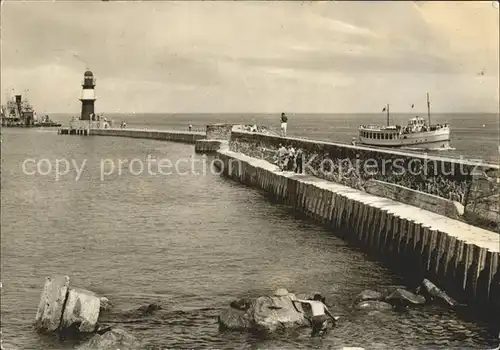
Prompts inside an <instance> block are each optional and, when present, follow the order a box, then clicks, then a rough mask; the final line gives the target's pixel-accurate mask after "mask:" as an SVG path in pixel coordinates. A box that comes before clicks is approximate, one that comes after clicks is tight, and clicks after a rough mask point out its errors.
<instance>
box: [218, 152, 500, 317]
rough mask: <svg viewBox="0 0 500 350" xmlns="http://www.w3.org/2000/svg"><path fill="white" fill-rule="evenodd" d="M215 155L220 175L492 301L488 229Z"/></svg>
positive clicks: (499, 300) (493, 268)
mask: <svg viewBox="0 0 500 350" xmlns="http://www.w3.org/2000/svg"><path fill="white" fill-rule="evenodd" d="M217 157H218V158H219V159H220V160H221V162H222V164H223V166H222V167H223V169H221V170H222V171H223V174H224V175H225V176H227V177H229V178H232V179H235V180H237V181H240V182H241V183H243V184H246V185H249V186H253V187H257V188H260V189H262V190H265V191H266V192H268V193H269V195H270V196H272V197H273V198H274V199H276V200H279V201H281V202H283V203H286V204H287V205H289V206H291V207H293V208H294V211H296V212H300V213H303V214H305V215H307V216H308V217H310V218H312V219H314V220H316V221H318V222H321V223H322V224H324V225H326V226H328V227H329V228H331V229H332V230H333V231H334V232H338V233H340V235H341V236H342V237H343V238H345V239H346V240H351V241H356V242H357V243H360V244H362V245H364V246H365V247H366V248H368V249H369V250H370V251H372V252H377V253H380V254H381V255H382V256H384V258H388V257H394V258H396V259H398V260H400V262H401V265H400V266H405V269H406V272H408V271H410V272H411V275H412V276H411V277H412V278H414V279H415V281H418V280H421V279H422V278H424V277H427V278H429V279H431V280H433V281H437V283H438V284H439V285H441V286H443V287H444V288H446V289H448V290H450V291H452V293H453V294H455V295H459V297H460V299H461V300H466V301H467V302H480V303H484V304H486V305H489V306H491V305H493V306H495V307H496V308H498V307H500V288H499V285H500V275H499V274H500V269H499V251H500V249H499V248H500V247H499V236H498V234H496V233H495V232H491V231H487V230H484V229H481V228H478V227H474V226H471V225H468V224H466V223H463V222H460V221H457V220H453V219H450V218H447V217H445V216H442V215H439V214H436V213H433V212H430V211H427V210H423V209H420V208H416V207H414V206H410V205H407V204H404V203H400V202H396V201H394V200H391V199H387V198H383V197H379V196H374V195H370V194H368V193H366V192H363V191H360V190H357V189H354V188H351V187H348V186H344V185H341V184H336V183H333V182H331V181H327V180H324V179H320V178H318V177H316V176H312V175H304V174H296V173H293V172H281V171H279V169H278V168H277V166H275V165H273V164H271V163H269V162H267V161H266V160H263V159H257V158H253V157H249V156H246V155H244V154H242V153H237V152H233V151H230V150H229V149H227V148H226V149H221V150H219V151H218V152H217Z"/></svg>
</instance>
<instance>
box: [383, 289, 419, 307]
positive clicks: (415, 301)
mask: <svg viewBox="0 0 500 350" xmlns="http://www.w3.org/2000/svg"><path fill="white" fill-rule="evenodd" d="M385 301H387V302H388V303H391V304H393V305H397V306H409V305H422V304H425V298H424V297H423V296H421V295H416V294H413V293H412V292H409V291H407V290H404V289H400V288H398V289H396V290H395V291H394V292H392V293H391V294H390V295H389V296H387V297H386V298H385Z"/></svg>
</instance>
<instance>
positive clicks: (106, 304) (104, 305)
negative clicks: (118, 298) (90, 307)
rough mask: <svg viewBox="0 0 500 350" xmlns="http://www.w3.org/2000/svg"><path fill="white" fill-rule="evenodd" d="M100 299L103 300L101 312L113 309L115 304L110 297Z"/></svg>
mask: <svg viewBox="0 0 500 350" xmlns="http://www.w3.org/2000/svg"><path fill="white" fill-rule="evenodd" d="M99 300H100V302H101V312H108V311H111V309H112V308H113V304H111V301H109V299H108V298H106V297H100V298H99Z"/></svg>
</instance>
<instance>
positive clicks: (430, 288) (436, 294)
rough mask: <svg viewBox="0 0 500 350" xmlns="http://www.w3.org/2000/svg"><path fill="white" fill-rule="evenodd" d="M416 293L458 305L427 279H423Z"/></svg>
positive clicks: (450, 304)
mask: <svg viewBox="0 0 500 350" xmlns="http://www.w3.org/2000/svg"><path fill="white" fill-rule="evenodd" d="M417 293H418V294H422V295H424V296H426V297H427V298H428V299H431V300H432V299H438V300H441V301H443V302H444V303H446V304H447V305H449V306H457V305H460V304H459V303H458V302H457V301H455V300H454V299H453V298H451V297H450V296H449V295H448V294H446V293H445V292H443V291H442V290H441V289H439V288H438V287H436V285H435V284H434V283H432V282H431V281H429V280H428V279H424V280H423V281H422V283H421V284H420V286H419V287H418V288H417Z"/></svg>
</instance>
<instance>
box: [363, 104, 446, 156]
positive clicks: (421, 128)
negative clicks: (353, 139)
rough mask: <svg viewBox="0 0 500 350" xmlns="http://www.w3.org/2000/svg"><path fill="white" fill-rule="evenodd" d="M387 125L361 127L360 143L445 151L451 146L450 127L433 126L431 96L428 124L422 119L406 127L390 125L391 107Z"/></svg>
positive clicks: (428, 106)
mask: <svg viewBox="0 0 500 350" xmlns="http://www.w3.org/2000/svg"><path fill="white" fill-rule="evenodd" d="M384 110H385V111H386V112H387V125H386V126H377V125H361V126H360V127H359V129H358V130H359V143H360V144H363V145H368V146H377V147H406V148H419V149H445V148H447V147H448V146H449V141H450V127H449V125H448V124H447V123H445V124H435V125H432V124H431V113H430V102H429V94H427V115H428V123H427V122H426V121H425V119H424V118H422V117H418V116H417V117H414V118H410V119H409V120H408V124H407V125H406V126H402V125H390V122H389V120H390V115H389V105H387V106H386V107H385V108H384Z"/></svg>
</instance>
